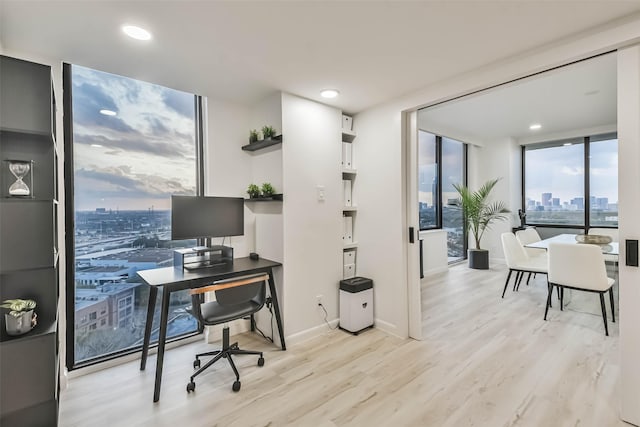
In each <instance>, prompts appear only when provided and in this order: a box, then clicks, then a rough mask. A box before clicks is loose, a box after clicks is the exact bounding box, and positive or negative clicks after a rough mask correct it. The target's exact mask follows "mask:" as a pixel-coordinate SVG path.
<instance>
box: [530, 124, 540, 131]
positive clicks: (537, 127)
mask: <svg viewBox="0 0 640 427" xmlns="http://www.w3.org/2000/svg"><path fill="white" fill-rule="evenodd" d="M541 127H542V125H541V124H540V123H534V124H532V125H531V126H529V129H531V130H538V129H540V128H541Z"/></svg>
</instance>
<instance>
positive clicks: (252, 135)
mask: <svg viewBox="0 0 640 427" xmlns="http://www.w3.org/2000/svg"><path fill="white" fill-rule="evenodd" d="M256 141H258V131H257V130H255V129H252V130H250V131H249V144H252V143H254V142H256Z"/></svg>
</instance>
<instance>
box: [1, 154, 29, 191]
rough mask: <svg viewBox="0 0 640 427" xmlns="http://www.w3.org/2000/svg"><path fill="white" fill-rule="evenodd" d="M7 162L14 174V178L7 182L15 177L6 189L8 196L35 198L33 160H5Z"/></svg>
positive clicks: (9, 169) (8, 167)
mask: <svg viewBox="0 0 640 427" xmlns="http://www.w3.org/2000/svg"><path fill="white" fill-rule="evenodd" d="M5 163H6V165H7V166H6V167H7V169H8V171H9V172H10V173H11V175H13V178H11V179H7V180H6V181H5V182H7V183H9V182H11V181H13V179H15V181H14V182H13V183H12V184H11V185H9V187H8V188H6V189H5V191H6V195H7V197H22V198H33V164H34V162H33V160H5ZM5 173H6V172H5ZM8 178H9V177H8Z"/></svg>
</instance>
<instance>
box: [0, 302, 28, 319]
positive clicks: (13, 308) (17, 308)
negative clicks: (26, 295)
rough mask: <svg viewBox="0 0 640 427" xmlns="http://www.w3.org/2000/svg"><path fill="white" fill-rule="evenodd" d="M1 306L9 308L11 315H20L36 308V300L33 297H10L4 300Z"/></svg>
mask: <svg viewBox="0 0 640 427" xmlns="http://www.w3.org/2000/svg"><path fill="white" fill-rule="evenodd" d="M0 307H2V308H7V309H9V310H10V311H9V314H10V315H11V316H13V317H20V316H21V315H22V313H26V312H27V311H29V310H33V309H34V308H36V302H35V301H34V300H31V299H8V300H5V301H3V302H2V305H0Z"/></svg>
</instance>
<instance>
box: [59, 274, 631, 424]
mask: <svg viewBox="0 0 640 427" xmlns="http://www.w3.org/2000/svg"><path fill="white" fill-rule="evenodd" d="M505 278H506V269H505V267H504V266H503V265H494V266H492V269H491V270H489V271H477V270H470V269H468V268H467V267H466V266H464V265H460V266H456V267H453V268H451V269H450V270H449V272H447V273H443V274H440V275H438V276H435V277H432V278H428V279H425V280H424V281H423V285H422V286H423V292H422V304H423V318H424V329H423V330H424V336H425V339H424V341H415V340H402V339H398V338H396V337H392V336H388V335H386V334H384V333H382V332H380V331H377V330H375V329H373V330H369V331H366V332H364V333H362V334H360V335H359V336H352V335H349V334H347V333H345V332H343V331H340V330H336V331H329V330H328V328H327V332H326V333H325V334H323V335H322V336H320V337H317V338H314V339H312V340H310V341H307V342H305V343H302V344H298V345H295V346H292V347H291V348H289V349H288V350H287V351H286V352H282V351H279V350H278V349H277V348H276V347H275V346H272V345H271V344H269V343H267V342H266V341H264V340H262V339H260V338H258V337H257V336H255V335H252V334H241V335H238V336H236V337H235V338H237V339H238V340H239V342H240V346H241V347H245V348H247V349H262V350H263V351H265V352H266V354H265V359H266V363H265V366H264V367H262V368H259V367H257V366H256V361H257V359H256V358H255V357H253V356H245V357H238V358H236V359H235V360H236V363H237V364H238V367H239V370H240V375H241V381H242V389H241V390H240V392H239V393H234V392H232V391H231V384H232V383H233V380H234V377H233V374H232V371H231V369H230V368H229V367H228V365H227V364H226V363H224V362H222V363H218V364H217V366H215V367H213V368H210V371H209V372H208V373H206V374H203V375H201V376H200V377H199V378H197V381H196V383H197V388H196V392H195V393H191V394H187V392H186V391H185V386H186V384H187V382H188V380H189V376H190V374H191V372H192V366H191V364H192V361H193V354H194V353H196V352H198V351H203V350H204V351H206V350H207V349H210V348H211V347H210V346H209V345H206V344H204V343H195V344H188V345H185V346H182V347H180V348H175V349H172V350H170V351H168V352H167V354H166V355H165V369H164V377H163V387H162V394H161V399H160V401H159V402H158V403H156V404H154V403H153V402H152V394H153V380H154V367H155V356H152V357H150V360H149V363H148V364H147V366H148V368H147V371H145V372H141V371H139V370H138V365H139V362H138V361H135V362H130V363H126V364H123V365H120V366H117V367H115V368H110V369H106V370H103V371H99V372H95V373H92V374H88V375H85V376H82V377H78V378H74V379H72V380H71V381H70V383H69V388H68V389H67V390H66V391H64V392H63V393H62V396H61V406H60V425H61V426H63V427H67V426H69V427H72V426H82V427H84V426H109V427H116V426H180V425H182V426H190V427H191V426H194V427H195V426H203V427H204V426H206V427H211V426H242V427H244V426H320V427H323V426H396V427H397V426H438V427H441V426H545V427H546V426H581V427H582V426H594V427H595V426H597V427H603V426H604V427H608V426H626V425H627V424H625V423H623V422H622V421H619V417H618V399H617V392H618V391H617V388H618V377H619V374H620V371H619V365H618V353H619V348H618V341H619V340H618V326H617V323H616V324H612V323H610V325H609V326H610V329H609V331H610V337H605V335H604V328H603V325H602V318H601V317H600V314H599V309H600V306H599V300H598V297H597V296H596V295H593V294H586V293H583V294H582V295H580V294H578V293H574V294H572V295H570V296H566V298H567V299H568V304H567V307H566V308H565V310H564V311H562V312H561V311H560V310H559V307H558V303H557V301H556V300H555V299H554V306H553V308H552V309H551V311H550V315H549V320H548V321H546V322H545V321H544V320H543V319H542V317H543V314H544V301H545V298H546V282H545V278H544V276H540V275H539V276H538V277H537V278H536V279H534V280H532V282H531V284H530V286H525V285H524V283H523V284H522V285H521V287H520V290H519V291H518V292H513V291H511V289H509V290H507V294H506V295H505V298H504V299H501V298H500V294H501V292H502V287H503V285H504V279H505ZM607 305H608V303H607ZM609 319H610V315H609Z"/></svg>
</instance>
